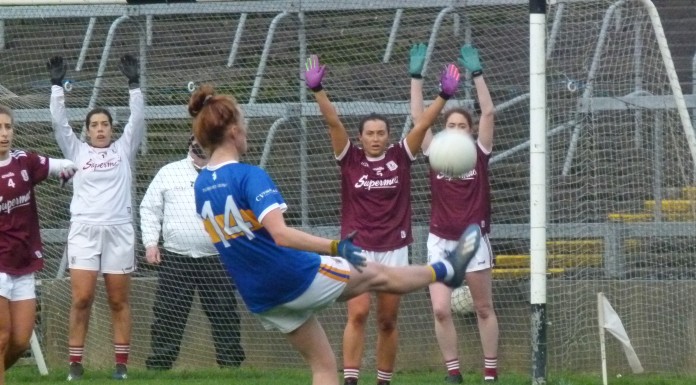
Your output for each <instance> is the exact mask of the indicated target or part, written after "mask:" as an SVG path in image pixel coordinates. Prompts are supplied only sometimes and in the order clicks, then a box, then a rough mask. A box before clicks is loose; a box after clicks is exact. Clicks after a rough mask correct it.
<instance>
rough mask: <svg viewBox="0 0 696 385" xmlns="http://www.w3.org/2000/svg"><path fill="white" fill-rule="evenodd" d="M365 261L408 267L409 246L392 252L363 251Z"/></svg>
mask: <svg viewBox="0 0 696 385" xmlns="http://www.w3.org/2000/svg"><path fill="white" fill-rule="evenodd" d="M363 253H364V254H365V259H367V260H368V261H372V262H377V263H381V264H382V265H386V266H408V246H404V247H402V248H400V249H396V250H391V251H368V250H363Z"/></svg>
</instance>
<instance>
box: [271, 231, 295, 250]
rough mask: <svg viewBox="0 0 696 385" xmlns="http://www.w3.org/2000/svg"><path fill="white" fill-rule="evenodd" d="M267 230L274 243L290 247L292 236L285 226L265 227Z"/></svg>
mask: <svg viewBox="0 0 696 385" xmlns="http://www.w3.org/2000/svg"><path fill="white" fill-rule="evenodd" d="M267 230H268V232H269V233H270V234H271V237H272V238H273V241H274V242H275V243H276V245H278V246H283V247H292V236H290V232H289V231H287V230H288V228H287V227H281V228H275V229H272V230H271V229H268V228H267Z"/></svg>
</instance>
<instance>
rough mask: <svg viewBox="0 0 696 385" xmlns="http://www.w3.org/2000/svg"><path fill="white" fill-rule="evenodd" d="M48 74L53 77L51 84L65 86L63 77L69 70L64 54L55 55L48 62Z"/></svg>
mask: <svg viewBox="0 0 696 385" xmlns="http://www.w3.org/2000/svg"><path fill="white" fill-rule="evenodd" d="M46 68H48V74H49V76H50V77H51V84H53V85H54V86H59V87H63V79H64V78H65V72H66V71H67V70H68V63H66V62H65V60H63V57H62V56H54V57H52V58H50V59H48V62H46Z"/></svg>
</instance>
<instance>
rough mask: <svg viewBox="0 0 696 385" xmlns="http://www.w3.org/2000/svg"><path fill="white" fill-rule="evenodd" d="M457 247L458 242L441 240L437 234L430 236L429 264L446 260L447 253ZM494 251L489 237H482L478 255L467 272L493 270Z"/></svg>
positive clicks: (470, 263) (472, 260)
mask: <svg viewBox="0 0 696 385" xmlns="http://www.w3.org/2000/svg"><path fill="white" fill-rule="evenodd" d="M456 247H457V241H452V240H449V239H444V238H440V237H438V236H437V235H435V234H432V233H430V234H428V263H433V262H437V261H440V260H442V259H444V258H445V255H446V253H447V252H449V251H452V250H454V249H455V248H456ZM493 265H494V263H493V250H492V249H491V241H490V240H489V239H488V235H484V236H483V237H481V245H480V246H479V248H478V251H477V252H476V255H474V257H473V258H472V259H471V262H469V266H467V268H466V272H467V273H468V272H471V271H480V270H485V269H491V268H493Z"/></svg>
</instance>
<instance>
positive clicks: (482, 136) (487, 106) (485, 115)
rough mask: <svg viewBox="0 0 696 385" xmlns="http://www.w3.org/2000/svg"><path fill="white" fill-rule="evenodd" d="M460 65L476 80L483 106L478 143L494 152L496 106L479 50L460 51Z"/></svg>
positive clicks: (467, 46) (466, 49) (479, 99)
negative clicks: (484, 75)
mask: <svg viewBox="0 0 696 385" xmlns="http://www.w3.org/2000/svg"><path fill="white" fill-rule="evenodd" d="M460 54H461V55H460V57H459V63H460V64H461V65H462V66H464V67H465V68H466V69H467V70H468V71H469V72H470V73H471V77H472V78H473V79H474V85H475V86H476V96H477V97H478V101H479V105H480V106H481V117H480V119H479V127H478V141H479V143H481V145H482V146H483V147H484V148H485V149H486V150H488V151H491V150H493V131H494V126H495V106H493V100H492V99H491V94H490V92H489V91H488V86H487V85H486V81H485V80H484V79H483V67H482V66H481V59H480V57H479V53H478V50H477V49H476V48H474V47H472V46H470V45H465V46H463V47H462V49H461V51H460Z"/></svg>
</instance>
